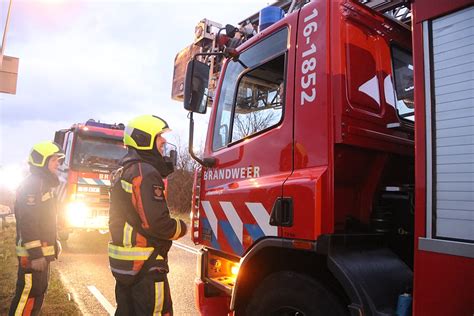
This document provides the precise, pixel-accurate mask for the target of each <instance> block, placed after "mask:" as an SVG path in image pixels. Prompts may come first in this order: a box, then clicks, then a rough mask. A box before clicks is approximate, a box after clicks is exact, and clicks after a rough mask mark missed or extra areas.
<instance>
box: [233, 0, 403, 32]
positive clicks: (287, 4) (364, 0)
mask: <svg viewBox="0 0 474 316" xmlns="http://www.w3.org/2000/svg"><path fill="white" fill-rule="evenodd" d="M356 1H358V2H360V3H361V4H363V5H365V6H367V7H369V8H371V9H372V10H375V11H377V12H380V13H382V14H383V15H385V16H387V17H389V18H391V19H393V20H395V21H398V22H401V23H403V24H405V25H407V26H410V25H411V10H410V2H411V0H356ZM308 2H310V0H277V1H275V2H274V3H272V4H270V5H271V6H275V7H279V8H281V9H283V10H284V11H285V12H286V13H291V12H293V11H295V10H298V9H299V8H301V7H303V6H304V5H305V4H306V3H308ZM258 22H259V12H257V13H254V14H252V15H251V16H249V17H247V18H245V19H243V20H242V21H240V22H239V25H240V26H243V25H246V24H249V23H250V24H253V25H258Z"/></svg>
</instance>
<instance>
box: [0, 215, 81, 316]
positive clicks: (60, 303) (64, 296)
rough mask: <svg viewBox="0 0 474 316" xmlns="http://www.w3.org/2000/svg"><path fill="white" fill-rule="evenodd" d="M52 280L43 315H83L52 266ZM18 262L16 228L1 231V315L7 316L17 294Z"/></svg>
mask: <svg viewBox="0 0 474 316" xmlns="http://www.w3.org/2000/svg"><path fill="white" fill-rule="evenodd" d="M51 267H52V269H51V279H50V283H49V287H48V293H47V294H46V298H45V301H44V304H43V308H42V311H41V314H42V315H82V314H81V312H80V310H79V308H78V307H77V305H76V304H75V303H74V302H73V301H70V300H69V299H68V291H67V290H66V289H65V288H64V286H63V284H62V283H61V281H60V279H59V275H58V272H57V271H56V270H55V268H54V262H53V263H52V264H51ZM17 269H18V261H17V257H16V254H15V227H14V224H10V225H8V226H7V227H3V229H0V315H7V313H8V309H9V308H10V303H11V300H12V298H13V295H14V293H15V285H16V277H17Z"/></svg>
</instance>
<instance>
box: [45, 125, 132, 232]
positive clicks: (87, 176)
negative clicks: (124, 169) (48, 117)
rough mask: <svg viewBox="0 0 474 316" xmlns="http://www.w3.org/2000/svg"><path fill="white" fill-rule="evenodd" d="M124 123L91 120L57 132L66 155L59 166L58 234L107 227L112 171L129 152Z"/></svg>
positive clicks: (59, 142)
mask: <svg viewBox="0 0 474 316" xmlns="http://www.w3.org/2000/svg"><path fill="white" fill-rule="evenodd" d="M124 128H125V126H124V125H123V124H107V123H101V122H96V121H94V120H88V121H87V122H85V123H78V124H74V125H73V126H72V127H71V128H69V129H64V130H59V131H57V132H56V134H55V137H54V140H55V142H57V143H58V144H61V145H62V147H63V150H64V152H65V153H66V158H65V160H64V163H63V164H62V165H61V166H60V168H59V171H60V175H59V178H60V181H61V184H60V186H59V190H58V192H59V216H58V222H59V227H60V230H59V232H60V233H59V234H60V238H61V239H63V240H67V239H68V237H69V233H71V232H72V231H73V230H99V231H101V232H105V231H107V229H108V219H109V187H110V172H111V171H113V170H114V169H116V168H118V161H119V160H120V159H121V158H122V157H123V156H124V155H125V154H126V152H127V149H126V148H125V146H124V145H123V140H122V139H123V130H124Z"/></svg>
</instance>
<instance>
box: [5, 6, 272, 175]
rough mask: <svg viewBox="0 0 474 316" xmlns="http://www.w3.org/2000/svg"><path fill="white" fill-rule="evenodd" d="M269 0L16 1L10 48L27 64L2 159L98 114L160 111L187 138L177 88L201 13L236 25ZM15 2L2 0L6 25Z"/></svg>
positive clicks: (9, 102) (107, 118)
mask: <svg viewBox="0 0 474 316" xmlns="http://www.w3.org/2000/svg"><path fill="white" fill-rule="evenodd" d="M268 3H273V1H267V0H254V1H252V0H225V1H209V0H208V1H192V0H187V1H179V0H169V1H168V0H164V1H159V0H148V1H145V0H142V1H139V0H101V1H92V0H89V1H85V0H13V5H12V11H11V17H10V26H9V31H8V33H7V42H6V45H5V55H8V56H14V57H18V58H20V66H19V77H18V85H17V93H16V95H8V94H0V166H4V167H5V166H8V165H11V164H18V163H20V162H24V161H26V158H27V155H28V153H29V150H30V148H31V146H32V145H33V144H34V143H36V142H39V141H42V140H51V139H52V138H53V136H54V131H56V130H58V129H61V128H67V127H70V126H71V125H72V124H73V123H77V122H84V121H86V120H87V119H89V118H94V119H96V120H97V119H99V120H101V121H103V122H112V123H114V122H117V123H118V122H123V123H126V122H127V121H128V120H129V119H130V118H132V117H134V116H137V115H140V114H148V113H151V114H156V115H159V116H162V117H163V118H165V119H166V120H167V121H168V123H169V124H170V125H171V128H172V129H173V131H174V135H173V138H174V139H176V138H177V137H179V138H180V139H181V140H182V142H187V135H188V121H187V119H186V111H185V110H183V108H182V104H181V103H180V102H176V101H173V100H171V97H170V95H171V82H172V76H173V62H174V58H175V55H176V53H177V52H178V51H180V50H181V49H182V48H184V47H185V46H187V45H189V44H190V43H191V42H192V40H193V34H194V27H195V26H196V24H197V23H198V22H199V21H200V20H201V19H203V18H207V19H210V20H212V21H216V22H219V23H221V24H227V23H230V24H234V25H235V24H237V23H238V22H239V21H241V20H243V19H244V18H246V17H248V16H250V15H252V14H253V13H256V12H257V11H259V10H260V9H261V8H263V7H265V6H266V5H267V4H268ZM7 9H8V0H0V11H1V12H0V13H1V15H0V21H1V23H0V30H1V33H2V34H3V27H4V24H5V19H6V12H7ZM204 121H205V120H203V122H201V124H202V125H205V122H204ZM201 130H203V129H201ZM202 134H204V131H202Z"/></svg>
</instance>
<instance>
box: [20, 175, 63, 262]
mask: <svg viewBox="0 0 474 316" xmlns="http://www.w3.org/2000/svg"><path fill="white" fill-rule="evenodd" d="M56 185H57V179H56V178H55V176H53V175H52V174H49V171H44V170H36V169H33V170H32V174H31V175H29V176H28V177H27V178H26V179H25V180H24V181H23V183H22V184H21V186H20V187H19V189H18V190H17V195H16V202H15V218H16V231H17V239H16V242H17V249H16V250H17V255H18V256H19V257H22V258H24V259H22V262H23V263H24V264H25V265H27V262H28V261H29V260H33V259H37V258H41V257H46V259H48V261H52V260H54V258H55V256H56V249H55V247H56V235H57V231H56V212H57V205H56V197H55V196H54V193H53V190H54V188H55V186H56Z"/></svg>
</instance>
